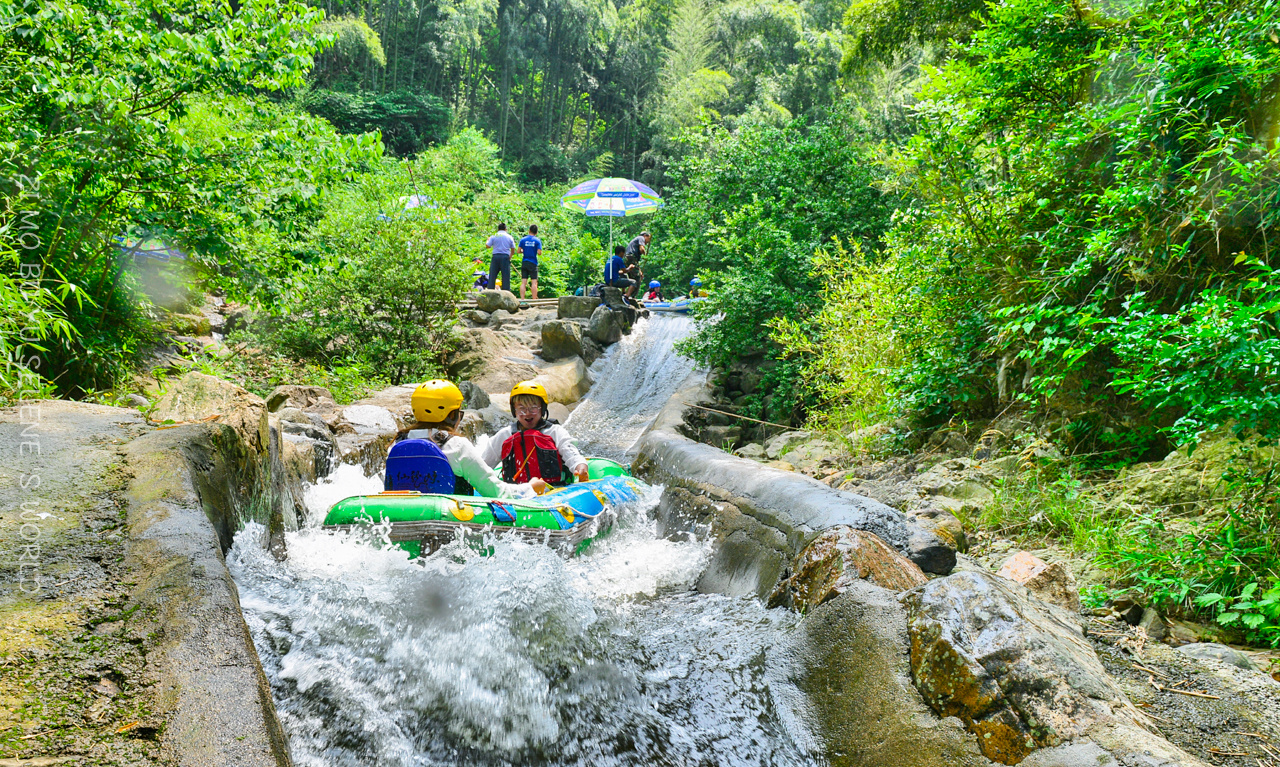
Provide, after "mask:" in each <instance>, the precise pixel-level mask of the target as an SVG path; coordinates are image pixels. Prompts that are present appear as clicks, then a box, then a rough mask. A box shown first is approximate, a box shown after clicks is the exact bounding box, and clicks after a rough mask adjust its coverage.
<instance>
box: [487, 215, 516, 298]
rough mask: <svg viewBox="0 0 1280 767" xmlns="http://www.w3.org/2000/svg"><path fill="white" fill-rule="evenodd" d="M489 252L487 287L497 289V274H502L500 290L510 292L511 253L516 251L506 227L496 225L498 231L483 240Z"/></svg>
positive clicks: (514, 242)
mask: <svg viewBox="0 0 1280 767" xmlns="http://www.w3.org/2000/svg"><path fill="white" fill-rule="evenodd" d="M484 244H485V246H486V247H488V248H489V249H490V250H491V255H490V256H489V287H491V288H494V289H497V287H498V283H497V282H496V280H497V279H498V274H499V273H501V274H502V289H503V290H511V251H513V250H515V249H516V241H515V239H514V238H513V237H512V236H511V235H509V234H507V225H506V224H505V223H501V224H498V231H496V232H494V233H493V234H492V235H491V236H490V237H489V239H487V240H485V243H484Z"/></svg>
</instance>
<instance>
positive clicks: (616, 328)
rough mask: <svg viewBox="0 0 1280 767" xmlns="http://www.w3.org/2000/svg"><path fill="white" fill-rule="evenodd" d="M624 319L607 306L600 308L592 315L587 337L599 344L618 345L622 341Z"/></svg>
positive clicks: (619, 313) (620, 314)
mask: <svg viewBox="0 0 1280 767" xmlns="http://www.w3.org/2000/svg"><path fill="white" fill-rule="evenodd" d="M623 325H624V319H623V315H622V313H621V312H617V311H614V310H613V309H610V308H609V307H607V306H598V307H596V310H595V311H594V312H592V313H591V321H590V322H589V323H588V325H587V335H588V336H590V337H591V338H593V339H594V340H595V341H596V342H597V343H601V344H604V345H606V346H607V345H609V344H616V343H617V342H618V341H620V340H621V339H622V334H623Z"/></svg>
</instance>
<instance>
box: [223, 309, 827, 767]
mask: <svg viewBox="0 0 1280 767" xmlns="http://www.w3.org/2000/svg"><path fill="white" fill-rule="evenodd" d="M689 330H690V325H689V320H688V319H687V318H684V317H653V318H651V319H648V320H642V321H640V322H639V323H638V324H637V325H636V327H635V330H634V331H633V332H632V333H631V335H629V336H627V337H625V338H624V339H623V340H622V341H621V342H620V343H618V344H615V345H614V346H613V347H612V348H611V349H610V350H609V352H608V354H607V355H605V357H603V358H602V359H601V360H599V361H598V362H597V363H596V365H595V367H593V369H592V374H593V378H594V379H595V381H596V383H595V385H594V386H593V387H592V389H591V393H590V395H589V396H588V397H587V398H586V400H584V401H583V402H582V403H581V404H580V405H579V406H578V408H577V409H576V410H575V411H574V413H573V415H572V417H571V418H570V420H569V422H568V427H569V428H570V430H571V431H572V432H573V433H574V434H575V435H577V436H578V437H579V438H580V441H581V446H582V447H583V448H584V452H587V453H588V454H596V455H606V456H610V457H614V458H625V457H627V456H628V455H629V454H630V452H631V451H633V450H634V446H635V443H636V441H637V440H638V438H639V436H640V434H641V433H642V432H643V430H644V429H645V427H646V426H647V425H648V424H649V422H650V421H651V420H652V419H653V417H654V415H655V414H656V413H657V411H658V409H659V408H660V407H661V406H662V405H663V403H665V402H666V400H667V399H668V398H669V397H670V396H671V395H672V393H673V392H675V391H676V390H677V389H678V388H679V387H680V386H681V384H682V383H684V382H686V380H687V379H689V377H690V376H692V375H696V374H697V373H696V371H694V370H693V368H692V366H691V364H690V363H689V362H688V361H687V360H685V359H683V358H680V357H678V356H677V355H676V354H675V353H674V352H673V351H672V348H671V347H672V344H673V343H674V342H675V341H676V340H678V339H679V338H681V337H683V336H684V335H686V334H687V333H688V332H689ZM380 489H381V481H380V480H379V479H378V478H377V477H365V476H363V474H362V472H361V470H360V469H359V467H356V466H349V465H344V466H341V467H340V468H339V469H338V470H337V471H336V472H335V473H334V474H333V475H331V476H330V477H329V478H327V479H326V480H324V481H322V482H320V483H318V484H317V485H315V486H313V487H311V488H310V490H309V492H308V495H307V505H308V508H309V509H310V515H311V516H310V519H309V520H308V523H307V525H306V526H304V528H303V529H302V530H300V531H298V532H295V533H290V534H289V539H288V548H289V552H290V556H289V559H288V560H287V561H285V562H277V561H275V560H274V559H273V558H272V557H271V556H270V555H269V554H268V553H266V552H265V551H264V549H263V547H262V545H261V542H260V541H261V536H262V534H263V532H262V528H261V527H258V526H252V525H251V526H249V527H247V528H246V529H245V530H244V531H242V532H241V533H240V534H239V536H238V537H237V539H236V543H235V546H234V547H233V549H232V550H231V552H230V553H229V555H228V564H229V566H230V568H231V572H232V574H233V576H234V577H235V580H236V583H237V585H238V587H239V591H240V599H241V604H242V606H243V609H244V614H245V618H246V620H247V622H248V625H249V627H250V630H251V632H252V634H253V639H254V643H255V645H256V646H257V650H258V654H259V656H260V657H261V659H262V664H263V667H264V668H265V670H266V673H267V676H268V678H269V680H270V683H271V687H272V690H273V691H274V694H275V699H276V704H277V707H278V709H279V713H280V718H281V720H282V722H283V725H284V728H285V730H286V732H287V733H288V735H289V738H290V747H291V749H292V754H293V759H294V762H295V763H296V764H298V765H304V766H306V767H320V766H321V765H323V766H324V767H346V766H348V765H353V766H354V765H378V766H379V767H399V766H401V765H404V766H409V765H413V766H415V767H417V766H419V765H422V766H425V765H673V766H677V765H678V766H679V767H692V766H694V765H707V766H708V767H710V766H711V765H780V766H784V767H785V766H786V765H813V764H818V763H820V761H821V758H820V757H819V756H818V755H817V753H816V752H817V745H816V744H815V743H814V741H813V737H812V735H811V734H810V733H809V732H808V731H807V729H806V728H805V726H804V724H803V722H804V720H805V717H804V715H803V713H802V711H803V701H802V698H801V696H800V695H799V694H798V693H797V692H796V690H795V688H794V687H793V686H792V685H791V683H790V682H789V681H788V678H789V674H788V670H787V661H786V658H785V655H786V654H785V652H783V651H782V650H781V647H782V646H783V645H784V644H785V640H786V638H787V636H788V634H789V633H790V632H791V631H792V630H793V629H794V628H795V627H796V625H797V624H798V617H797V616H795V615H793V614H792V613H790V612H787V611H784V610H779V609H775V610H766V609H764V607H763V605H761V604H760V602H759V601H758V600H756V599H754V598H752V597H742V598H730V597H725V596H720V595H714V594H699V593H697V592H695V591H693V589H692V586H693V584H694V582H695V581H696V579H697V577H698V575H699V573H700V572H701V570H702V568H703V566H704V564H705V563H706V561H707V558H708V556H709V554H710V550H709V546H708V544H707V543H706V542H704V541H697V540H681V541H670V540H665V539H662V538H660V537H658V535H657V527H656V522H655V521H654V517H653V513H652V512H653V509H654V507H655V506H656V505H657V501H658V497H659V495H660V492H661V488H654V489H653V490H652V491H651V492H650V493H649V494H648V495H647V496H646V497H644V498H643V499H642V500H641V501H639V502H637V503H635V504H632V506H631V507H630V508H627V509H624V510H623V512H622V514H621V517H620V522H619V524H618V525H617V527H616V528H615V529H614V531H613V532H612V534H610V535H609V536H607V537H606V538H604V539H602V540H600V541H598V542H597V543H596V545H595V546H593V547H592V548H591V549H590V550H589V551H588V552H587V553H586V554H584V555H583V556H580V557H577V558H574V559H570V560H566V559H564V558H562V557H560V556H558V555H556V554H555V553H553V552H552V551H550V550H549V549H547V548H545V547H542V546H538V545H531V544H525V543H521V542H518V541H506V540H501V541H498V542H496V544H495V548H494V553H493V556H490V557H481V556H479V555H477V554H475V553H474V552H472V551H471V550H470V549H468V548H466V547H464V546H461V545H459V544H451V545H450V546H448V547H445V548H444V549H442V550H441V551H440V552H438V553H437V554H436V555H434V556H432V557H430V558H428V559H426V560H424V561H423V562H421V563H419V562H413V563H411V562H409V561H408V560H407V559H406V555H405V554H404V553H403V552H402V551H400V550H399V549H391V548H386V547H381V546H378V545H376V544H373V545H371V543H370V542H369V540H368V539H367V536H366V538H365V539H364V540H361V539H358V538H357V537H354V536H353V537H339V536H333V535H329V534H326V533H323V532H321V531H320V530H319V529H318V525H319V524H320V520H321V519H322V518H323V515H324V513H325V511H326V509H327V508H328V506H329V505H330V504H331V503H333V502H334V501H336V500H338V499H340V498H343V497H346V496H349V495H354V494H358V493H365V492H376V491H378V490H380Z"/></svg>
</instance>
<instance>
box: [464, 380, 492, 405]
mask: <svg viewBox="0 0 1280 767" xmlns="http://www.w3.org/2000/svg"><path fill="white" fill-rule="evenodd" d="M458 390H459V391H461V392H462V407H464V408H466V409H467V410H483V409H484V408H487V407H489V405H490V404H491V403H490V400H489V393H488V392H486V391H485V390H484V389H481V388H480V387H479V386H477V385H476V384H475V382H474V381H462V382H461V383H459V384H458Z"/></svg>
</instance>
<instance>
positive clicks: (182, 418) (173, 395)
mask: <svg viewBox="0 0 1280 767" xmlns="http://www.w3.org/2000/svg"><path fill="white" fill-rule="evenodd" d="M151 419H152V420H153V421H158V422H161V423H166V422H172V423H186V422H188V421H206V420H209V421H213V420H216V421H218V422H219V423H224V424H226V425H228V426H230V427H231V428H233V429H235V430H236V432H237V433H238V434H239V435H240V436H241V438H243V439H244V441H245V443H246V444H248V445H249V446H250V447H252V448H253V449H254V450H256V451H258V452H263V451H265V450H266V449H267V443H268V430H267V429H268V427H267V403H266V402H264V401H263V400H262V398H261V397H259V396H257V395H256V394H251V393H250V392H248V391H245V390H244V389H242V388H240V387H239V386H236V385H235V384H233V383H230V382H228V381H223V380H222V379H220V378H215V377H213V376H211V375H205V374H204V373H194V372H192V373H187V374H186V375H184V376H183V377H182V378H180V379H178V382H177V383H176V384H174V385H173V386H172V387H170V388H169V390H168V391H167V392H165V394H164V396H163V397H161V398H160V401H159V402H157V403H156V408H155V410H154V411H152V413H151Z"/></svg>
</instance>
